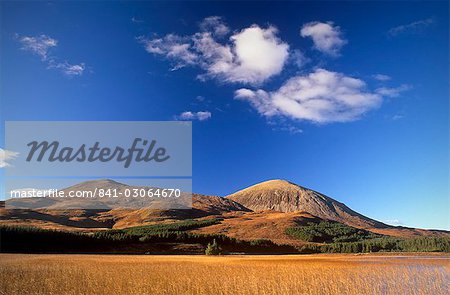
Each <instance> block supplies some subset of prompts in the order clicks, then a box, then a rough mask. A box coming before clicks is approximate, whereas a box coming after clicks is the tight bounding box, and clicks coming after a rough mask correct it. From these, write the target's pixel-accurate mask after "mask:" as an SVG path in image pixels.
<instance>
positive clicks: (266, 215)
mask: <svg viewBox="0 0 450 295" xmlns="http://www.w3.org/2000/svg"><path fill="white" fill-rule="evenodd" d="M95 188H113V189H117V190H121V191H123V190H125V189H127V188H134V187H131V186H128V185H126V184H122V183H118V182H115V181H112V180H95V181H88V182H83V183H79V184H77V185H75V186H72V187H70V188H67V189H66V190H84V191H86V190H94V189H95ZM13 202H21V203H22V204H23V203H26V202H31V203H34V204H36V202H41V203H42V204H45V205H46V207H45V208H39V209H34V210H29V209H5V208H0V225H3V226H32V227H37V228H42V229H56V230H65V231H76V232H86V233H89V232H99V231H105V230H109V229H114V230H119V229H127V228H131V227H136V226H143V225H145V226H154V225H170V224H176V223H177V222H182V221H184V220H198V221H199V222H202V221H203V220H208V219H211V218H214V219H215V220H216V222H214V223H211V224H208V223H205V224H203V225H202V226H201V227H197V228H192V229H185V231H186V233H189V234H194V235H195V234H197V235H198V234H200V235H207V236H214V235H224V236H226V237H228V238H234V239H238V240H244V241H258V240H260V241H262V240H270V241H271V242H274V243H276V244H280V245H281V244H286V245H291V246H296V247H299V246H302V245H305V244H306V243H308V242H311V241H315V239H317V241H321V240H322V238H317V237H316V238H314V237H312V238H311V240H309V241H307V240H308V239H306V238H304V235H305V233H306V234H307V236H308V235H310V232H317V230H316V228H319V229H321V228H322V229H323V230H325V232H323V233H321V235H326V236H327V237H328V238H327V239H324V241H328V242H331V241H333V240H344V241H363V240H364V239H371V238H375V237H384V236H391V237H398V238H413V237H450V234H449V232H446V231H433V230H423V229H414V228H406V227H394V226H389V225H386V224H384V223H382V222H379V221H376V220H373V219H371V218H369V217H366V216H364V215H362V214H359V213H357V212H355V211H353V210H351V209H350V208H348V207H347V206H346V205H344V204H343V203H340V202H338V201H336V200H334V199H332V198H330V197H328V196H325V195H323V194H321V193H319V192H316V191H313V190H310V189H307V188H304V187H301V186H298V185H296V184H293V183H290V182H288V181H284V180H270V181H266V182H262V183H259V184H256V185H253V186H251V187H248V188H245V189H243V190H240V191H238V192H236V193H233V194H231V195H229V196H226V197H219V196H207V195H200V194H192V200H191V199H189V202H191V203H192V208H191V209H154V208H152V207H151V206H147V207H146V206H144V207H142V208H137V209H124V208H119V209H111V208H107V207H106V208H104V209H83V210H82V209H77V210H70V209H62V208H64V207H63V206H62V204H61V203H60V202H58V201H56V200H46V198H43V199H42V200H34V199H26V198H25V199H20V200H14V201H13ZM69 202H71V203H70V205H77V206H78V205H80V204H77V202H78V201H77V200H76V199H74V200H69ZM65 205H67V204H65ZM97 205H98V204H97ZM330 235H331V236H330ZM345 235H352V237H346V236H345ZM179 243H180V242H179ZM181 244H183V243H181Z"/></svg>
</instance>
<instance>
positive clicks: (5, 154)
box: [0, 148, 19, 168]
mask: <svg viewBox="0 0 450 295" xmlns="http://www.w3.org/2000/svg"><path fill="white" fill-rule="evenodd" d="M17 156H19V153H17V152H13V151H8V150H4V149H2V148H0V168H4V167H9V166H11V164H9V163H8V161H12V160H14V159H15V158H17Z"/></svg>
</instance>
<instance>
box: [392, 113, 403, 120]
mask: <svg viewBox="0 0 450 295" xmlns="http://www.w3.org/2000/svg"><path fill="white" fill-rule="evenodd" d="M404 117H405V116H404V115H402V114H396V115H393V116H392V120H394V121H397V120H401V119H403V118H404Z"/></svg>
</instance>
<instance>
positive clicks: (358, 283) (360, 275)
mask: <svg viewBox="0 0 450 295" xmlns="http://www.w3.org/2000/svg"><path fill="white" fill-rule="evenodd" d="M449 259H450V257H449V256H431V257H430V256H379V255H377V256H371V255H301V256H300V255H285V256H223V257H222V256H218V257H208V256H150V255H148V256H147V255H146V256H137V255H114V256H113V255H26V254H0V280H1V282H0V293H1V294H8V295H9V294H20V295H25V294H76V295H79V294H213V295H216V294H217V295H219V294H233V295H234V294H433V295H438V294H449V286H450V266H449Z"/></svg>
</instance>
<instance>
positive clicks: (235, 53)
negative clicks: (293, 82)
mask: <svg viewBox="0 0 450 295" xmlns="http://www.w3.org/2000/svg"><path fill="white" fill-rule="evenodd" d="M212 23H214V24H215V25H214V26H211V24H212ZM200 27H201V31H200V32H197V33H195V34H193V35H191V36H187V37H182V36H178V35H174V34H169V35H166V36H164V37H163V38H156V39H147V38H144V37H139V38H138V40H139V41H140V42H141V43H143V44H144V46H145V49H146V50H147V51H148V52H149V53H152V54H158V55H162V56H164V57H165V58H167V59H169V60H171V61H172V62H173V63H174V64H175V67H174V69H178V68H181V67H184V66H198V67H200V68H201V69H203V70H204V71H205V73H203V74H201V75H199V78H201V79H206V78H217V79H218V80H220V81H224V82H230V83H235V82H239V83H247V84H260V83H262V82H264V81H266V80H267V79H269V78H270V77H272V76H274V75H277V74H279V73H280V72H281V71H282V70H283V67H284V65H285V63H286V61H287V58H288V55H289V45H288V44H287V43H284V42H282V41H281V40H280V39H279V38H278V37H277V33H278V31H277V29H276V28H275V27H272V26H269V27H267V28H262V27H259V26H257V25H252V26H250V27H248V28H245V29H243V30H242V31H240V32H237V33H235V34H233V35H231V36H230V37H229V38H228V40H225V41H226V42H222V43H220V42H219V41H218V40H217V38H216V37H217V36H220V37H223V36H224V35H226V34H227V33H228V30H227V29H228V27H227V26H226V25H225V24H224V23H223V22H222V20H221V19H220V18H218V17H209V18H206V19H205V20H204V21H203V22H202V23H201V24H200Z"/></svg>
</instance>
